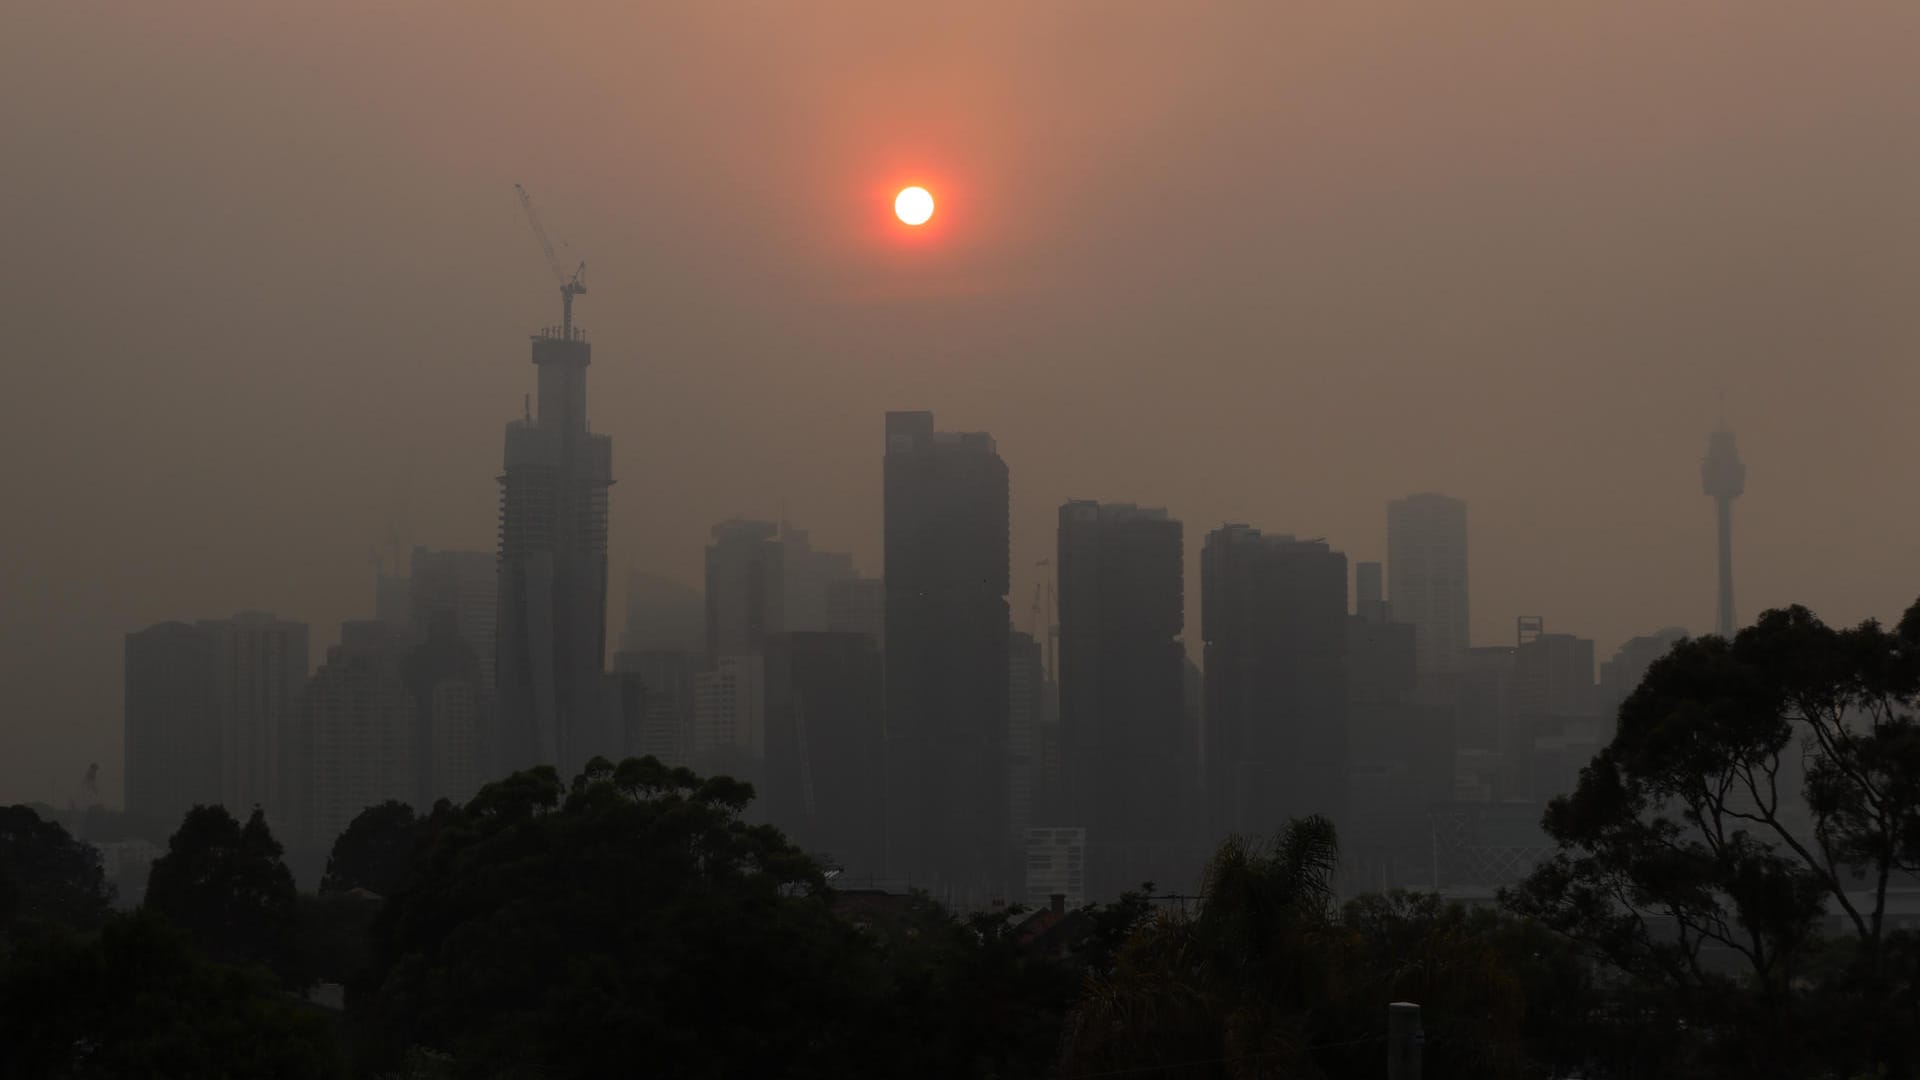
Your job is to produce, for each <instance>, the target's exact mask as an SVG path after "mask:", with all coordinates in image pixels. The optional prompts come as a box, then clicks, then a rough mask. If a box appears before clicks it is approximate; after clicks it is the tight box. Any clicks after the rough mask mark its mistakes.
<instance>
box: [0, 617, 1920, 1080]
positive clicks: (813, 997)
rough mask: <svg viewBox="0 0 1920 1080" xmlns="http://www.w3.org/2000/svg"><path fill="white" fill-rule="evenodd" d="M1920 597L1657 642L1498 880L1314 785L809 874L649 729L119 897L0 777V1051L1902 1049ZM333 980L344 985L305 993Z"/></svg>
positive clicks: (1372, 1059) (354, 1069)
mask: <svg viewBox="0 0 1920 1080" xmlns="http://www.w3.org/2000/svg"><path fill="white" fill-rule="evenodd" d="M1916 701H1920V604H1916V605H1915V606H1914V607H1913V608H1912V609H1910V610H1909V611H1908V613H1907V615H1906V617H1905V618H1904V619H1903V620H1902V622H1901V623H1900V625H1899V626H1898V627H1897V628H1894V629H1891V630H1889V629H1886V628H1883V627H1880V626H1878V625H1876V624H1873V623H1868V624H1864V625H1862V626H1859V627H1855V628H1851V629H1836V628H1831V627H1828V626H1826V625H1824V624H1822V623H1821V622H1820V621H1819V620H1817V619H1815V618H1814V617H1813V616H1812V615H1811V614H1809V613H1808V612H1806V611H1805V610H1804V609H1799V608H1792V609H1787V610H1783V611H1773V612H1768V613H1767V614H1765V615H1763V616H1762V617H1761V618H1760V620H1759V621H1758V622H1757V623H1756V624H1755V625H1754V626H1752V627H1750V628H1748V629H1746V630H1743V631H1741V633H1740V634H1739V635H1738V636H1737V637H1736V638H1734V639H1733V640H1731V641H1729V640H1725V639H1722V638H1718V637H1707V638H1701V639H1697V640H1689V641H1683V642H1681V643H1680V644H1679V645H1677V646H1675V648H1674V649H1673V651H1672V652H1671V653H1669V654H1668V655H1667V656H1666V657H1665V658H1664V659H1663V660H1661V661H1660V662H1658V663H1657V664H1655V665H1654V667H1653V668H1652V670H1651V671H1650V672H1649V674H1648V675H1647V677H1646V679H1645V680H1644V682H1643V683H1642V684H1641V686H1640V687H1639V689H1638V690H1637V691H1636V692H1635V693H1634V694H1633V695H1632V697H1631V698H1630V699H1629V700H1628V701H1627V703H1626V704H1625V705H1624V706H1623V707H1622V709H1621V711H1620V715H1619V726H1618V733H1617V735H1616V736H1615V738H1614V739H1613V741H1612V742H1611V744H1610V745H1608V746H1607V747H1606V748H1605V749H1604V750H1603V751H1602V752H1601V753H1600V754H1599V755H1598V757H1597V758H1595V760H1594V761H1593V762H1592V763H1591V764H1590V765H1589V766H1588V767H1587V769H1586V770H1585V771H1584V772H1583V774H1582V776H1581V781H1580V784H1579V787H1578V789H1577V790H1576V791H1575V792H1574V793H1573V794H1572V795H1570V796H1568V797H1565V798H1562V799H1559V800H1556V801H1555V802H1554V803H1553V804H1552V805H1551V806H1550V808H1549V810H1548V812H1547V816H1546V826H1547V828H1548V830H1549V832H1550V834H1551V835H1552V837H1553V838H1554V840H1555V841H1556V842H1557V844H1558V845H1559V847H1558V852H1557V854H1556V855H1555V856H1554V857H1553V858H1552V859H1551V860H1549V861H1548V862H1546V863H1545V864H1543V865H1541V866H1540V867H1538V868H1537V869H1536V870H1535V871H1534V873H1533V874H1532V875H1531V876H1530V877H1529V878H1528V879H1527V880H1526V881H1525V882H1524V883H1523V884H1522V885H1521V886H1520V887H1518V888H1516V889H1514V890H1511V891H1509V892H1508V893H1506V894H1504V895H1503V897H1502V903H1501V905H1500V906H1499V907H1498V908H1481V909H1476V910H1468V909H1465V908H1462V907H1460V906H1455V905H1448V904H1445V903H1443V902H1442V901H1441V900H1440V899H1439V898H1438V897H1435V896H1431V895H1421V894H1407V893H1391V894H1384V895H1363V896H1359V897H1355V898H1351V899H1348V900H1346V901H1345V902H1344V903H1343V902H1340V900H1339V899H1338V898H1337V897H1336V895H1335V889H1334V883H1335V881H1336V878H1337V870H1338V866H1339V858H1340V856H1339V850H1338V843H1337V838H1336V836H1335V835H1334V832H1333V829H1332V827H1331V826H1330V825H1329V824H1328V823H1327V822H1326V821H1324V820H1322V819H1319V818H1307V819H1300V820H1295V821H1291V822H1285V823H1276V826H1277V828H1276V830H1275V832H1274V833H1273V834H1272V835H1271V836H1267V837H1261V838H1248V839H1243V838H1231V839H1228V840H1227V841H1225V842H1224V843H1223V844H1222V845H1221V846H1220V847H1219V849H1218V850H1217V851H1216V853H1215V854H1214V856H1213V858H1212V860H1211V861H1210V863H1209V865H1208V867H1207V870H1206V872H1205V875H1204V879H1203V881H1202V882H1201V893H1202V899H1200V900H1199V901H1197V902H1192V903H1189V904H1188V905H1186V906H1184V907H1167V906H1158V905H1156V904H1155V903H1153V902H1151V901H1150V900H1149V899H1148V898H1147V894H1148V893H1149V892H1150V891H1151V890H1150V888H1149V889H1147V890H1144V891H1143V892H1137V893H1129V894H1127V895H1125V896H1123V897H1122V898H1121V899H1120V900H1119V901H1118V902H1116V903H1112V904H1107V905H1102V906H1091V907H1087V908H1084V909H1080V910H1076V911H1065V910H1048V911H1040V912H1025V911H1020V910H1018V909H1005V910H999V911H995V912H992V913H987V914H979V915H974V916H971V917H968V918H965V919H961V918H956V917H955V916H953V915H951V914H950V913H948V912H947V911H946V910H944V909H942V908H941V907H940V906H939V905H937V904H935V903H933V902H932V901H931V900H929V899H927V898H926V897H925V896H921V895H904V896H903V895H888V894H881V893H869V892H861V891H857V890H841V889H836V888H834V887H833V885H832V883H831V882H830V881H829V880H828V878H827V876H826V875H825V874H824V873H823V871H822V869H821V867H820V866H819V865H818V864H816V863H815V862H814V861H813V860H812V859H810V858H809V857H808V856H807V855H805V854H804V853H803V852H802V851H800V850H799V849H798V848H796V847H795V846H794V845H793V844H791V843H790V842H789V841H788V840H787V839H786V837H784V836H783V835H782V834H781V833H780V832H779V831H778V830H777V829H775V828H773V827H771V826H767V825H753V824H748V823H747V822H746V821H745V820H744V819H743V811H744V810H745V809H746V807H747V806H748V804H749V802H750V801H751V800H752V798H753V791H752V789H751V788H750V787H749V786H747V785H745V784H743V783H740V782H738V781H735V780H731V779H728V778H725V777H706V778H702V777H700V776H697V775H695V774H694V773H692V772H690V771H688V770H686V769H683V768H669V767H667V766H664V765H662V764H660V763H659V762H658V761H656V760H654V759H652V758H639V759H629V760H626V761H623V762H620V763H618V764H613V763H610V762H607V761H604V760H596V761H594V762H592V763H590V764H589V765H588V766H587V767H586V769H585V770H584V771H583V772H582V773H581V774H580V775H578V776H576V777H574V778H572V780H571V782H563V781H562V780H561V778H560V777H559V776H558V774H557V773H555V772H554V771H553V770H551V769H547V768H539V769H533V770H528V771H522V772H518V773H515V774H513V775H512V776H509V777H507V778H505V779H503V780H500V781H497V782H495V783H492V784H489V785H487V786H486V787H485V788H484V789H483V790H481V791H480V793H479V794H478V795H476V796H475V797H474V798H473V799H472V800H470V801H469V802H467V803H466V804H465V805H454V804H451V803H448V802H441V803H439V804H438V805H436V806H434V807H432V808H431V809H430V810H428V811H426V812H425V813H416V812H415V811H414V810H413V809H411V808H409V807H406V806H403V805H401V804H398V803H388V804H385V805H381V806H376V807H372V808H369V809H367V810H366V811H364V812H363V813H361V814H360V815H359V817H358V818H357V819H355V820H354V821H353V823H352V825H351V827H349V828H348V829H347V830H346V832H345V833H343V834H342V835H341V836H340V837H339V838H338V839H337V840H336V842H335V843H334V845H333V849H332V855H331V858H330V859H329V861H328V865H327V868H326V875H325V878H324V879H323V881H322V883H321V887H320V890H319V892H318V893H317V894H313V895H302V894H300V893H298V892H297V890H296V888H295V885H294V880H293V877H292V876H291V875H290V874H289V873H288V872H287V869H286V866H285V865H284V863H283V861H282V852H281V848H280V845H279V843H277V842H276V841H275V840H274V838H273V837H272V835H271V834H270V832H269V830H268V828H267V826H266V824H265V821H264V820H263V818H262V817H261V816H260V815H259V814H258V813H257V812H256V813H255V814H253V815H252V816H251V817H250V818H249V819H248V820H247V821H244V822H242V821H239V820H236V819H235V818H234V817H233V816H232V815H230V814H229V813H228V812H227V811H226V810H225V809H223V808H220V807H196V808H195V809H194V810H193V811H191V812H190V813H189V814H188V815H187V816H186V818H185V820H184V821H182V822H181V823H180V826H179V828H178V830H177V831H176V832H175V833H174V834H173V836H172V838H171V840H170V842H169V845H168V850H167V852H166V853H165V854H164V855H163V856H162V857H161V858H159V859H158V860H157V861H156V862H155V863H154V865H153V867H152V871H151V874H150V877H149V881H148V886H147V893H146V897H145V900H144V903H143V905H142V906H141V908H140V909H139V910H138V911H135V912H132V913H129V914H116V913H114V912H113V911H112V910H111V905H110V901H111V899H112V897H111V893H110V889H109V887H108V886H107V884H106V882H105V879H104V877H103V875H102V872H101V868H100V861H99V858H98V857H97V855H95V854H94V852H93V849H91V848H89V847H87V846H86V845H84V844H81V843H79V842H77V841H75V840H73V839H72V838H71V837H70V836H69V835H68V834H67V833H66V832H65V830H63V829H62V828H61V827H60V826H59V825H57V824H53V823H50V822H46V821H43V820H41V819H40V818H39V817H38V816H37V815H35V814H34V813H33V812H32V811H31V810H29V809H27V808H25V807H11V808H7V809H5V810H0V1074H4V1075H7V1076H23V1077H38V1076H59V1077H120V1076H168V1077H173V1076H179V1077H186V1076H193V1077H222V1076H232V1077H239V1076H282V1077H307V1076H313V1077H332V1076H363V1077H421V1078H425V1077H562V1076H564V1077H588V1076H594V1077H602V1076H629V1075H642V1076H647V1075H657V1076H672V1077H738V1076H782V1077H815V1076H818V1077H827V1076H833V1077H843V1076H924V1077H1006V1078H1013V1077H1045V1076H1055V1077H1063V1078H1073V1077H1084V1078H1090V1077H1113V1076H1128V1077H1178V1078H1188V1077H1191V1078H1228V1077H1232V1078H1244V1077H1274V1078H1279V1077H1326V1078H1346V1077H1354V1078H1363V1077H1364V1078H1374V1077H1379V1076H1381V1075H1383V1074H1384V1072H1385V1046H1386V1038H1385V1037H1386V1005H1387V1003H1388V1002H1391V1001H1396V1000H1411V1001H1416V1002H1419V1003H1420V1004H1421V1005H1422V1007H1423V1011H1424V1019H1425V1026H1426V1030H1427V1039H1426V1043H1425V1047H1424V1051H1425V1061H1426V1069H1427V1074H1428V1075H1429V1076H1434V1077H1495V1078H1524V1077H1565V1076H1575V1075H1579V1076H1586V1077H1669V1076H1681V1075H1686V1076H1705V1077H1717V1076H1724V1077H1750V1076H1780V1077H1820V1078H1831V1080H1859V1078H1865V1077H1875V1078H1898V1077H1908V1076H1912V1075H1914V1074H1915V1069H1916V1066H1917V1063H1920V1054H1916V1052H1915V1036H1914V1035H1913V1032H1914V1031H1916V1030H1920V938H1917V937H1916V935H1915V933H1914V932H1913V930H1911V929H1909V928H1908V927H1907V926H1906V925H1905V924H1904V923H1903V922H1902V920H1901V918H1900V917H1899V913H1898V912H1897V911H1895V910H1894V909H1893V907H1892V906H1891V904H1890V899H1889V898H1890V896H1892V895H1893V894H1894V893H1895V891H1896V886H1898V885H1899V884H1901V883H1902V882H1907V881H1910V880H1911V875H1913V874H1914V873H1915V872H1916V870H1920V727H1916V721H1915V705H1916ZM336 989H338V990H339V992H338V993H335V992H334V991H335V990H336Z"/></svg>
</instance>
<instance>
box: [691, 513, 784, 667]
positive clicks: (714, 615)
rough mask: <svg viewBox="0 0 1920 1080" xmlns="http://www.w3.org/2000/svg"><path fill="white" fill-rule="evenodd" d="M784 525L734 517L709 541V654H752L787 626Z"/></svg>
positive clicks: (710, 656)
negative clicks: (768, 637)
mask: <svg viewBox="0 0 1920 1080" xmlns="http://www.w3.org/2000/svg"><path fill="white" fill-rule="evenodd" d="M779 533H780V526H778V525H775V524H774V523H773V522H771V521H746V520H743V519H740V518H732V519H730V520H727V521H723V522H721V523H720V524H718V525H715V526H714V527H713V542H712V543H710V544H708V545H707V659H708V660H709V661H710V662H712V661H718V660H719V659H720V658H721V657H723V656H748V655H752V654H756V653H760V652H762V651H763V650H764V649H765V646H766V638H767V635H768V634H778V633H780V632H781V631H783V630H785V629H786V628H787V621H786V615H785V612H786V595H787V592H786V563H787V560H786V553H785V551H784V549H783V545H782V544H781V543H780V539H779Z"/></svg>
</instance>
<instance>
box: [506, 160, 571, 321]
mask: <svg viewBox="0 0 1920 1080" xmlns="http://www.w3.org/2000/svg"><path fill="white" fill-rule="evenodd" d="M513 190H514V193H515V194H516V195H518V196H520V209H521V210H522V211H524V212H525V213H526V215H527V224H529V225H531V226H533V235H534V236H535V237H537V238H538V239H539V241H540V250H541V251H542V252H544V253H545V254H546V256H547V268H548V269H550V270H552V271H553V277H554V280H555V281H558V282H559V283H560V333H561V335H562V336H564V337H566V338H567V339H568V340H571V339H572V338H573V298H574V297H576V296H584V295H586V291H587V264H586V262H585V261H584V260H583V261H582V262H581V263H580V265H579V266H577V267H575V268H574V271H573V273H571V274H569V273H567V268H566V266H565V265H563V264H562V263H561V262H560V256H558V255H556V254H554V251H553V241H552V240H551V239H550V238H549V237H548V236H547V227H546V226H545V225H543V224H541V222H540V212H539V211H538V210H535V209H534V208H533V196H531V195H529V194H527V189H526V188H524V187H522V186H520V185H519V184H515V185H513ZM565 245H566V242H565V241H561V246H563V247H564V246H565Z"/></svg>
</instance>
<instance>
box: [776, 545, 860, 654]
mask: <svg viewBox="0 0 1920 1080" xmlns="http://www.w3.org/2000/svg"><path fill="white" fill-rule="evenodd" d="M780 550H781V555H782V557H783V558H784V559H785V562H786V565H785V566H784V567H783V568H782V572H781V577H782V578H783V581H782V582H781V584H782V586H783V587H784V588H785V590H786V596H785V598H784V600H783V602H782V605H781V617H782V620H783V623H784V625H783V627H782V629H785V630H827V629H831V627H829V626H828V625H827V620H828V618H829V614H830V612H831V600H830V596H831V592H832V589H833V586H834V584H835V583H836V582H841V581H848V580H851V579H853V578H854V577H855V576H856V575H855V574H854V570H853V556H852V555H849V554H847V553H846V552H844V551H816V550H814V547H813V538H812V537H811V536H809V535H808V534H807V530H805V529H797V528H795V527H793V526H792V525H790V524H788V523H786V522H784V521H783V522H781V523H780Z"/></svg>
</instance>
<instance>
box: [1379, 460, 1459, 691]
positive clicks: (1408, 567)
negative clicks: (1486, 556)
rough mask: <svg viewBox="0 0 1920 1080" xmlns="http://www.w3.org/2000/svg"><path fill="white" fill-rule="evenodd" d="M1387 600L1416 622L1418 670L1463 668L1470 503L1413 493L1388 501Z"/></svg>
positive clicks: (1397, 615) (1401, 618)
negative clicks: (1468, 508) (1468, 504)
mask: <svg viewBox="0 0 1920 1080" xmlns="http://www.w3.org/2000/svg"><path fill="white" fill-rule="evenodd" d="M1387 592H1388V596H1387V603H1388V606H1389V607H1390V608H1391V609H1392V612H1393V618H1394V620H1395V621H1396V622H1404V623H1412V624H1413V647H1414V660H1415V663H1416V665H1417V667H1418V669H1419V672H1420V674H1422V675H1425V674H1429V673H1433V672H1451V671H1458V670H1460V666H1461V664H1462V662H1463V660H1464V659H1465V658H1464V656H1463V654H1464V653H1465V652H1466V650H1467V648H1468V644H1469V643H1468V640H1467V625H1468V624H1467V504H1466V503H1464V502H1461V501H1460V500H1459V499H1454V498H1449V497H1447V496H1445V495H1432V494H1426V495H1409V496H1407V497H1406V498H1404V499H1395V500H1393V501H1392V502H1390V503H1388V504H1387Z"/></svg>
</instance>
